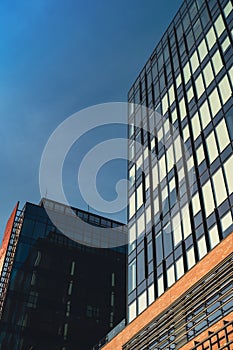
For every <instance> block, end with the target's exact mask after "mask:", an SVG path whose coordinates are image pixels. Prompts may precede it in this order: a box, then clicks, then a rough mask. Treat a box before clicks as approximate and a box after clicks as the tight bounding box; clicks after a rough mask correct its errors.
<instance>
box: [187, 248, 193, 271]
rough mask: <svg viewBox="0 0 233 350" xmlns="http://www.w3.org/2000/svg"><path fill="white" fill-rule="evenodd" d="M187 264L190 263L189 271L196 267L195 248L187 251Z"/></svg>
mask: <svg viewBox="0 0 233 350" xmlns="http://www.w3.org/2000/svg"><path fill="white" fill-rule="evenodd" d="M187 262H188V269H191V267H193V266H194V265H195V255H194V248H193V247H191V248H190V249H189V250H187Z"/></svg>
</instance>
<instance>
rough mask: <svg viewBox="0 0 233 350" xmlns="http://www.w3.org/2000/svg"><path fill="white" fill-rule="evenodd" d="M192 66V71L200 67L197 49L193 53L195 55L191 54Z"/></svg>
mask: <svg viewBox="0 0 233 350" xmlns="http://www.w3.org/2000/svg"><path fill="white" fill-rule="evenodd" d="M191 67H192V72H193V73H194V72H195V71H196V70H197V68H198V67H199V60H198V56H197V51H195V52H194V53H193V55H192V56H191Z"/></svg>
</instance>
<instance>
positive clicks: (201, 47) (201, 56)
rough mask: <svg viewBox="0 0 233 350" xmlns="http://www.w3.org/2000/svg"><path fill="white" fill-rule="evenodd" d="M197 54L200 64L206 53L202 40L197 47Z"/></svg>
mask: <svg viewBox="0 0 233 350" xmlns="http://www.w3.org/2000/svg"><path fill="white" fill-rule="evenodd" d="M198 52H199V57H200V61H201V62H202V61H203V60H204V58H205V57H206V55H207V53H208V50H207V46H206V43H205V39H203V40H202V42H201V43H200V45H199V46H198Z"/></svg>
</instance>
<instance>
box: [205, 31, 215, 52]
mask: <svg viewBox="0 0 233 350" xmlns="http://www.w3.org/2000/svg"><path fill="white" fill-rule="evenodd" d="M206 40H207V44H208V48H209V50H210V49H211V48H212V47H213V46H214V44H215V43H216V36H215V32H214V28H213V27H211V28H210V30H209V31H208V33H207V35H206Z"/></svg>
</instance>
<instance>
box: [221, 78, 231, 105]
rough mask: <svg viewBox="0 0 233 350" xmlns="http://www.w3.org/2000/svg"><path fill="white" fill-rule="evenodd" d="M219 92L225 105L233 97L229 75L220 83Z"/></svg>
mask: <svg viewBox="0 0 233 350" xmlns="http://www.w3.org/2000/svg"><path fill="white" fill-rule="evenodd" d="M218 86H219V90H220V94H221V97H222V102H223V104H224V103H225V102H227V100H228V99H229V98H230V97H231V95H232V91H231V87H230V83H229V80H228V77H227V75H225V77H224V78H223V79H222V80H221V81H220V83H219V85H218Z"/></svg>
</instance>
